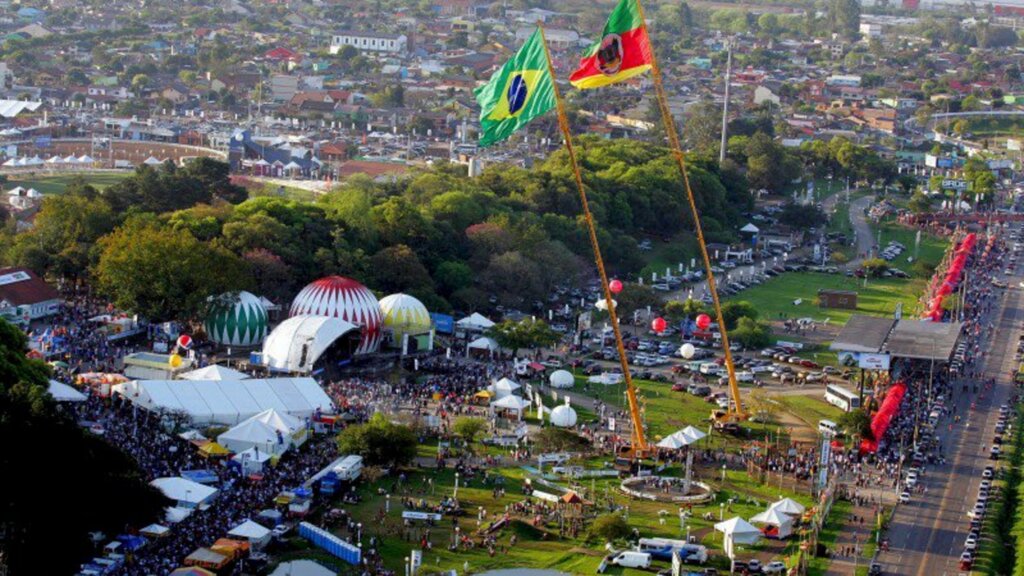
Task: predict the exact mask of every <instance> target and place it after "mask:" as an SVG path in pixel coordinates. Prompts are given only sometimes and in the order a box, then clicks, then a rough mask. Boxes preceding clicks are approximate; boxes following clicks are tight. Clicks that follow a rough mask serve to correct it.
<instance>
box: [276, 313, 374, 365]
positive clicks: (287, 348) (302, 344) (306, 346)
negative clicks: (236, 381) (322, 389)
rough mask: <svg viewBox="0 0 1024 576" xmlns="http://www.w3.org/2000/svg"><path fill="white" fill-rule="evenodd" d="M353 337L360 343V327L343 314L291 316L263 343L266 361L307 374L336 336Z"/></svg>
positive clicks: (356, 344) (353, 346)
mask: <svg viewBox="0 0 1024 576" xmlns="http://www.w3.org/2000/svg"><path fill="white" fill-rule="evenodd" d="M343 337H350V338H351V339H352V340H353V342H352V343H351V348H352V349H353V350H354V349H355V348H356V346H358V337H359V327H358V326H356V325H355V324H352V323H351V322H346V321H345V320H342V319H341V318H328V317H324V316H292V317H291V318H289V319H287V320H285V321H284V322H281V323H280V324H279V325H278V326H277V328H274V331H273V332H271V333H270V335H269V336H267V339H266V341H265V342H264V343H263V361H264V363H265V364H266V366H267V368H269V369H270V370H271V371H278V372H296V373H303V374H308V373H310V372H311V371H312V370H313V365H314V364H316V362H317V360H319V359H320V357H321V356H322V355H323V354H324V352H326V351H327V350H328V349H329V348H330V347H331V346H332V345H333V344H334V343H335V342H336V341H337V340H339V339H341V338H343Z"/></svg>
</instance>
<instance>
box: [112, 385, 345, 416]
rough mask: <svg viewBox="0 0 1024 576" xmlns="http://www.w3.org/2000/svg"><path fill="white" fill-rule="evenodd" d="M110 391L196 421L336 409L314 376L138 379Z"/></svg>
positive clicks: (326, 411)
mask: <svg viewBox="0 0 1024 576" xmlns="http://www.w3.org/2000/svg"><path fill="white" fill-rule="evenodd" d="M112 390H113V391H114V393H115V394H120V395H121V396H124V397H125V398H127V399H128V400H130V401H131V402H133V403H135V404H136V405H138V406H139V407H141V408H145V409H146V410H153V411H164V412H179V413H184V414H186V415H188V416H189V417H190V418H191V419H192V423H193V424H196V425H203V424H227V425H233V424H237V423H239V422H241V421H242V420H245V419H246V418H250V417H252V416H254V415H256V414H259V413H260V412H263V411H264V410H267V409H268V408H273V409H275V410H277V411H278V412H281V413H283V414H289V415H291V416H295V417H297V418H308V417H310V416H312V415H313V413H314V412H316V411H317V410H318V409H319V410H320V411H321V412H324V413H331V412H333V411H334V405H333V404H332V403H331V399H330V397H328V396H327V394H326V393H325V392H324V391H323V389H322V388H320V385H319V384H317V383H316V380H313V379H312V378H272V379H267V380H262V379H260V380H241V381H231V380H209V381H196V380H136V381H132V382H125V383H124V384H116V385H114V386H113V387H112Z"/></svg>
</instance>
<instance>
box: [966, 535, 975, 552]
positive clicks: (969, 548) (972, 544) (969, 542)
mask: <svg viewBox="0 0 1024 576" xmlns="http://www.w3.org/2000/svg"><path fill="white" fill-rule="evenodd" d="M977 548H978V541H977V540H975V539H974V538H968V539H967V541H966V542H964V550H967V551H968V552H974V551H975V550H976V549H977Z"/></svg>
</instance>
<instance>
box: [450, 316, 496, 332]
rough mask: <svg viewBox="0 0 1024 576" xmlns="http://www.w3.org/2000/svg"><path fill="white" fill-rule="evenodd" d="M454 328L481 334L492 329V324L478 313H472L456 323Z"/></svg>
mask: <svg viewBox="0 0 1024 576" xmlns="http://www.w3.org/2000/svg"><path fill="white" fill-rule="evenodd" d="M455 327H456V328H461V329H463V330H476V331H478V332H483V331H484V330H489V329H491V328H493V327H494V322H491V321H490V320H488V319H487V317H485V316H484V315H482V314H480V313H479V312H473V313H472V314H470V315H469V316H466V317H465V318H463V319H462V320H459V321H458V322H456V323H455Z"/></svg>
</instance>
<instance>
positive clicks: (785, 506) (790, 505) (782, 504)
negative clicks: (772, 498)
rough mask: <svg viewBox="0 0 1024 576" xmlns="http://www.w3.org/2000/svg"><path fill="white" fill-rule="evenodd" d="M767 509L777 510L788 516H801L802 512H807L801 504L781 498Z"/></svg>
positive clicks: (790, 499)
mask: <svg viewBox="0 0 1024 576" xmlns="http://www.w3.org/2000/svg"><path fill="white" fill-rule="evenodd" d="M768 508H769V509H771V510H778V511H779V512H782V513H783V514H789V515H790V516H794V515H799V514H803V513H804V510H807V508H805V507H804V505H803V504H801V503H799V502H797V501H796V500H793V499H792V498H783V499H782V500H779V501H778V502H775V503H773V504H772V505H771V506H769V507H768Z"/></svg>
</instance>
